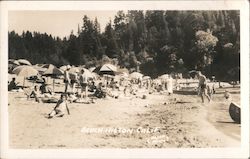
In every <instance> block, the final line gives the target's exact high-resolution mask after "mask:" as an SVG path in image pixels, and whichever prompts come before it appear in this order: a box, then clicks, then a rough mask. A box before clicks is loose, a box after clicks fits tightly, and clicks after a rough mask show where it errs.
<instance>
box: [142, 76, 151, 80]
mask: <svg viewBox="0 0 250 159" xmlns="http://www.w3.org/2000/svg"><path fill="white" fill-rule="evenodd" d="M149 79H151V77H149V76H144V77H142V80H149Z"/></svg>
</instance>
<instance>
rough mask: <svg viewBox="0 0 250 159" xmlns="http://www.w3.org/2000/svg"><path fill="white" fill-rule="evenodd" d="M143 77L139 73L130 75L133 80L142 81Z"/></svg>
mask: <svg viewBox="0 0 250 159" xmlns="http://www.w3.org/2000/svg"><path fill="white" fill-rule="evenodd" d="M142 77H143V74H141V73H139V72H133V73H131V74H130V78H133V79H139V78H140V79H142Z"/></svg>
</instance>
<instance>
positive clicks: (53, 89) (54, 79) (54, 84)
mask: <svg viewBox="0 0 250 159" xmlns="http://www.w3.org/2000/svg"><path fill="white" fill-rule="evenodd" d="M53 92H55V79H53Z"/></svg>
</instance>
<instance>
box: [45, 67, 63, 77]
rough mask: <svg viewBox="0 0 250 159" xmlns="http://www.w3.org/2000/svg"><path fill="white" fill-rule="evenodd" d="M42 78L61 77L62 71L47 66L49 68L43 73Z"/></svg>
mask: <svg viewBox="0 0 250 159" xmlns="http://www.w3.org/2000/svg"><path fill="white" fill-rule="evenodd" d="M43 75H44V76H58V75H63V71H62V70H60V69H59V68H57V67H56V66H54V65H49V67H48V68H47V69H46V71H44V73H43Z"/></svg>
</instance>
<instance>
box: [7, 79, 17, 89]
mask: <svg viewBox="0 0 250 159" xmlns="http://www.w3.org/2000/svg"><path fill="white" fill-rule="evenodd" d="M17 84H18V83H16V78H12V81H10V83H9V85H8V91H11V90H13V89H19V88H20V87H19V86H17Z"/></svg>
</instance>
